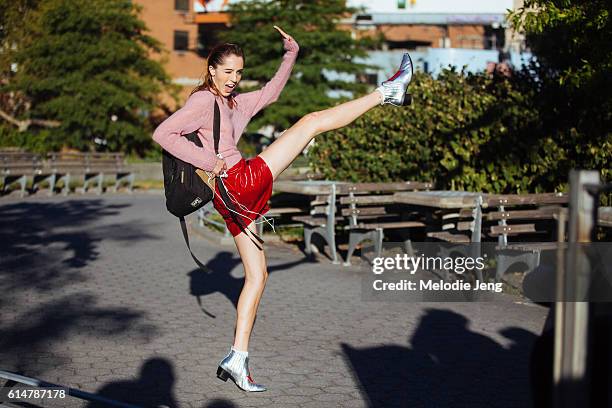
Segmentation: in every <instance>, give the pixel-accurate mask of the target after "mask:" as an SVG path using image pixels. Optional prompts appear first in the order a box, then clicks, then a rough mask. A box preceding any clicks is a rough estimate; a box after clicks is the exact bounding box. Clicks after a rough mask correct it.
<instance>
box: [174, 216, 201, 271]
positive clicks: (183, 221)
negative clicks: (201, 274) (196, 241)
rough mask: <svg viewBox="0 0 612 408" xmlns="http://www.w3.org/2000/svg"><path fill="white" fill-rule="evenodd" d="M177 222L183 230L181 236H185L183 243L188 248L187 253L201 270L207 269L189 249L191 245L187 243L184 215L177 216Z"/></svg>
mask: <svg viewBox="0 0 612 408" xmlns="http://www.w3.org/2000/svg"><path fill="white" fill-rule="evenodd" d="M179 222H180V223H181V231H183V238H185V243H186V244H187V248H188V249H189V253H190V254H191V257H192V258H193V260H194V261H195V263H196V264H197V265H198V266H199V267H200V268H201V269H202V270H203V271H208V268H207V267H206V266H205V265H204V264H203V263H202V262H200V260H199V259H198V258H196V256H195V255H194V254H193V252H192V251H191V245H189V234H188V233H187V224H186V223H185V217H179Z"/></svg>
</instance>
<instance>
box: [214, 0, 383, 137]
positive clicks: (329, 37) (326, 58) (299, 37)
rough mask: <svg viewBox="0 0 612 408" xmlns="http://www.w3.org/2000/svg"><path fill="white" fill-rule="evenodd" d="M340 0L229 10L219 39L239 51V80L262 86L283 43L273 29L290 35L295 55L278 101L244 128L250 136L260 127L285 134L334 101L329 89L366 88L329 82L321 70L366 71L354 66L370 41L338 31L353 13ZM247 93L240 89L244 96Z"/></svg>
mask: <svg viewBox="0 0 612 408" xmlns="http://www.w3.org/2000/svg"><path fill="white" fill-rule="evenodd" d="M345 3H346V2H345V1H344V0H325V1H323V0H317V1H312V0H253V1H248V2H247V1H244V2H235V3H232V4H231V5H230V9H229V12H230V14H231V16H232V29H231V30H228V31H227V32H226V33H223V34H222V35H221V40H223V41H227V42H233V43H237V44H240V45H241V47H242V48H243V49H244V52H245V60H246V61H245V70H244V72H245V74H244V79H248V80H256V81H258V82H259V83H260V85H259V86H261V84H263V83H265V82H266V81H268V80H269V79H270V78H271V77H272V76H273V75H274V72H275V71H276V69H277V68H278V65H279V63H280V57H281V56H282V54H283V43H282V41H281V38H280V36H279V34H278V32H277V31H276V30H274V29H273V28H272V26H273V25H278V26H279V27H281V28H282V29H283V30H284V31H286V32H287V33H288V34H290V35H291V36H293V37H294V38H295V39H296V41H297V42H298V44H299V45H300V53H299V57H298V60H297V63H296V65H295V67H294V69H293V73H292V75H291V79H290V80H289V82H288V83H287V86H286V87H285V89H284V90H283V93H282V94H281V96H280V98H279V101H278V102H277V103H275V104H273V105H271V106H269V107H268V108H266V109H265V110H264V111H263V112H262V113H261V114H260V115H259V116H257V117H256V118H255V119H254V120H253V121H252V122H251V124H250V125H249V130H251V131H254V130H257V129H259V128H260V127H262V126H264V125H272V126H274V127H275V129H276V130H282V129H286V128H288V127H289V126H291V125H292V124H293V123H295V122H296V121H297V120H298V119H299V118H300V117H302V116H303V115H305V114H306V113H309V112H313V111H316V110H320V109H324V108H328V107H330V106H333V105H334V104H335V103H337V102H338V99H334V98H330V97H329V96H327V92H328V91H331V90H336V91H348V92H352V93H353V94H354V95H359V94H361V93H363V92H364V91H365V90H366V88H367V86H366V85H364V84H363V83H358V82H357V81H354V80H353V81H350V82H346V81H343V80H330V79H328V78H327V77H326V76H325V75H324V70H327V71H335V72H337V73H342V74H351V75H356V76H359V75H362V74H363V73H364V71H365V69H366V68H367V67H368V66H367V65H365V64H359V63H356V62H355V61H354V59H355V58H356V57H364V56H365V55H366V52H365V49H366V47H369V46H371V45H372V44H374V43H375V42H374V41H372V40H360V41H357V40H354V39H353V38H351V34H350V32H348V31H343V30H340V29H339V28H338V22H339V20H340V19H341V18H346V17H347V16H350V15H351V12H352V11H353V10H352V9H350V8H347V7H346V4H345ZM247 90H249V89H246V90H243V91H247Z"/></svg>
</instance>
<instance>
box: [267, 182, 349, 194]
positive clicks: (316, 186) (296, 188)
mask: <svg viewBox="0 0 612 408" xmlns="http://www.w3.org/2000/svg"><path fill="white" fill-rule="evenodd" d="M342 184H347V183H345V182H342V181H333V180H302V181H293V180H277V181H275V182H274V184H273V186H272V189H273V190H274V191H278V192H282V193H294V194H304V195H320V194H329V193H331V191H332V188H333V186H339V185H342Z"/></svg>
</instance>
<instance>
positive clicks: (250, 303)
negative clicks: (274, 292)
mask: <svg viewBox="0 0 612 408" xmlns="http://www.w3.org/2000/svg"><path fill="white" fill-rule="evenodd" d="M247 228H249V229H250V230H251V231H253V232H255V223H254V222H251V224H249V226H248V227H247ZM234 242H236V248H238V253H239V254H240V259H242V265H243V266H244V274H245V279H244V286H243V288H242V291H241V292H240V297H239V298H238V307H237V309H236V312H237V319H236V333H235V335H234V348H235V349H237V350H241V351H247V350H248V349H249V338H250V337H251V332H252V331H253V324H254V322H255V315H256V314H257V308H258V306H259V301H260V299H261V295H262V294H263V291H264V288H265V286H266V281H267V280H268V269H267V266H266V256H265V254H264V251H263V250H262V249H259V248H257V247H256V246H255V245H253V242H251V239H250V238H249V236H247V234H246V233H245V232H241V233H240V234H238V235H236V236H235V237H234Z"/></svg>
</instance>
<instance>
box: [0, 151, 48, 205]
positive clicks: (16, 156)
mask: <svg viewBox="0 0 612 408" xmlns="http://www.w3.org/2000/svg"><path fill="white" fill-rule="evenodd" d="M0 165H1V166H2V168H1V174H0V177H1V178H2V183H3V187H2V192H3V193H6V192H7V191H8V188H9V186H10V185H11V184H13V183H19V185H20V187H21V189H20V190H21V197H24V196H25V194H26V186H27V182H28V179H31V180H32V188H31V191H30V192H34V191H36V189H37V187H38V185H39V184H40V182H42V181H44V180H48V181H49V194H50V195H52V194H53V190H54V187H55V179H54V178H53V174H52V173H50V172H49V171H47V170H46V169H45V168H44V165H43V160H42V157H41V156H40V155H38V154H34V153H30V152H25V151H19V150H3V151H1V152H0Z"/></svg>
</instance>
